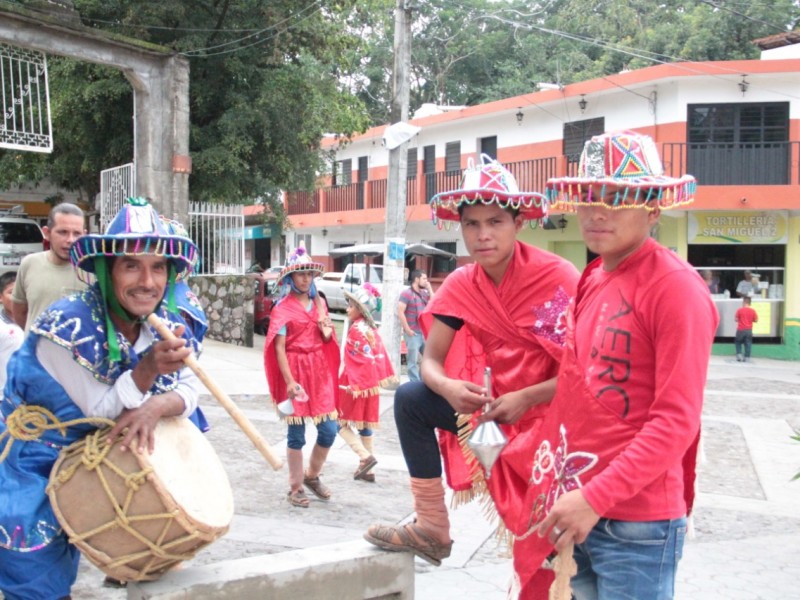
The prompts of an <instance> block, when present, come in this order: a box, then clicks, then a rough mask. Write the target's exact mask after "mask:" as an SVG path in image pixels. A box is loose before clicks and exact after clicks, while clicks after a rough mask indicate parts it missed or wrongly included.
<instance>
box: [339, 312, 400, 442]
mask: <svg viewBox="0 0 800 600" xmlns="http://www.w3.org/2000/svg"><path fill="white" fill-rule="evenodd" d="M343 343H344V373H342V376H341V377H340V378H339V403H338V405H337V408H338V410H339V423H341V424H343V425H348V426H349V425H352V426H354V427H356V428H358V429H364V428H365V427H368V428H370V429H371V428H374V427H377V426H378V418H379V412H380V407H379V396H378V395H379V393H380V388H381V386H386V385H390V384H392V383H396V382H397V377H396V376H395V374H394V369H393V368H392V362H391V360H390V359H389V356H388V354H387V353H386V349H385V348H384V346H383V341H382V340H381V336H380V335H379V334H378V331H377V330H375V329H373V328H372V327H370V326H369V325H368V324H367V322H366V321H365V320H364V319H361V318H358V319H356V320H355V321H353V323H352V324H351V325H350V327H349V328H348V330H347V337H346V339H345V341H344V342H343Z"/></svg>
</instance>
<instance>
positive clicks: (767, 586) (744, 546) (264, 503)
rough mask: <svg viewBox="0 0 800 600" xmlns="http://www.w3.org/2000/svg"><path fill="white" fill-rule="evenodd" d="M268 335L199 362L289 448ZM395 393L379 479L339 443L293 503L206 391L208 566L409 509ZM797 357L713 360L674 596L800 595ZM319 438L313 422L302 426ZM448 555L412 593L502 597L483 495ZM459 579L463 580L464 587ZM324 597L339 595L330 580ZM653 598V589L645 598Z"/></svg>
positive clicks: (339, 536) (81, 588)
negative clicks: (324, 497)
mask: <svg viewBox="0 0 800 600" xmlns="http://www.w3.org/2000/svg"><path fill="white" fill-rule="evenodd" d="M263 339H264V338H263V337H259V338H257V340H258V342H259V343H257V344H256V346H257V347H256V348H241V347H235V346H229V345H225V344H222V343H219V342H214V341H207V343H206V347H205V351H204V353H203V356H201V358H200V364H201V365H202V366H203V368H204V369H205V370H206V372H207V373H208V374H209V375H210V376H211V378H212V379H213V380H214V381H216V382H217V384H218V385H219V386H221V387H222V388H223V389H224V390H225V391H226V393H227V394H228V395H230V396H231V397H232V398H233V399H234V400H236V401H237V403H238V404H239V406H240V407H241V408H242V409H243V411H244V412H245V414H246V415H247V416H248V417H249V418H250V420H251V421H252V422H253V423H254V424H255V426H256V427H257V429H258V430H259V431H260V432H261V433H262V435H263V436H264V437H265V439H266V440H267V441H268V442H270V443H271V444H272V445H273V446H274V447H275V448H276V449H277V450H278V451H279V452H280V454H281V455H283V453H284V448H285V429H286V428H285V425H284V424H283V423H282V422H280V421H279V420H278V418H277V417H276V416H275V413H274V411H273V410H272V408H271V407H270V406H269V404H268V394H267V388H266V379H265V377H264V373H263V361H262V348H261V345H262V344H263ZM391 405H392V395H391V393H384V394H383V395H382V398H381V418H382V428H381V430H379V431H378V432H377V437H376V444H375V455H376V456H377V458H378V461H379V462H378V466H377V467H376V469H375V473H376V478H377V481H376V483H373V484H370V483H366V482H361V481H354V480H353V478H352V475H353V471H354V469H355V466H356V464H357V462H358V459H357V458H356V456H355V455H354V454H353V453H352V452H351V451H350V449H349V448H348V447H347V446H345V445H344V443H343V442H342V441H341V440H337V443H336V445H335V447H334V450H333V451H332V452H331V455H330V460H329V462H328V464H327V466H326V467H325V472H324V480H325V482H326V483H327V484H328V485H329V486H330V487H331V489H332V490H333V494H334V495H333V499H332V500H331V501H330V502H327V503H326V502H321V501H317V500H316V499H313V497H312V501H311V507H310V508H308V509H306V510H303V509H298V508H292V507H291V506H289V504H288V503H287V502H286V500H285V496H286V492H287V490H288V486H287V472H286V470H285V469H284V470H283V471H281V472H277V473H276V472H274V471H272V469H271V468H270V467H269V466H268V465H267V464H266V462H265V461H264V459H263V458H262V457H261V455H260V454H259V453H258V452H257V451H256V450H255V449H254V448H253V446H252V444H251V443H250V442H249V441H248V440H247V438H246V437H245V436H244V434H243V433H241V431H239V430H238V429H237V427H236V426H235V425H234V424H233V422H232V420H231V419H230V418H229V417H228V415H227V413H226V412H225V411H224V410H223V409H222V408H220V407H218V406H216V405H215V401H214V400H213V398H211V397H210V396H207V397H205V398H204V399H203V401H202V406H203V409H204V411H205V412H206V415H207V416H208V418H209V421H210V422H211V425H212V430H211V431H210V432H209V433H208V434H207V435H208V438H209V439H210V440H211V442H212V444H213V445H214V446H215V448H216V449H217V452H218V454H219V455H220V457H221V458H222V460H223V462H224V463H225V465H226V468H227V470H228V475H229V477H230V479H231V485H232V487H233V490H234V496H235V500H236V516H235V518H234V521H233V524H232V527H231V530H230V532H229V533H228V534H227V535H226V536H225V537H223V538H222V539H221V540H220V541H218V542H216V543H215V544H213V545H211V546H210V547H209V548H207V549H205V550H204V551H203V552H201V553H200V554H199V555H198V556H197V557H196V558H195V559H194V560H193V561H192V564H196V565H202V564H209V563H215V562H219V561H223V560H230V559H235V558H243V557H252V556H259V555H263V556H264V560H265V561H268V560H270V558H269V554H272V553H276V552H282V551H286V550H292V549H300V548H307V547H310V546H318V545H326V544H332V543H336V542H343V541H355V540H360V539H361V535H362V533H363V531H364V530H365V528H366V527H367V526H368V525H369V524H370V523H372V522H374V521H390V522H393V521H396V520H398V519H400V518H403V517H407V516H408V515H409V514H410V512H411V505H412V504H411V494H410V492H409V488H408V480H407V475H406V471H405V466H404V462H403V459H402V456H401V454H400V447H399V443H398V440H397V434H396V432H395V428H394V422H393V419H392V410H391ZM792 427H800V363H796V362H780V361H772V360H766V359H758V358H756V359H754V360H753V362H751V363H737V362H735V361H733V360H732V359H731V358H727V357H712V358H711V361H710V365H709V381H708V385H707V386H706V399H705V409H704V416H703V428H704V438H703V446H702V456H701V465H700V474H699V495H698V502H697V507H696V514H695V519H694V536H693V537H692V539H690V540H689V541H688V542H687V544H686V547H685V551H684V557H683V560H682V561H681V565H680V569H679V572H678V585H677V598H678V600H711V599H720V600H723V599H724V600H734V599H742V600H745V599H747V600H755V599H760V598H764V599H770V600H773V599H776V598H781V599H789V598H798V597H800V591H799V590H798V586H800V584H799V583H798V582H800V559H798V556H800V511H798V509H797V506H798V498H800V481H796V482H792V481H790V480H791V478H792V477H793V475H794V474H795V473H796V472H797V471H798V470H800V443H798V442H794V441H792V440H791V439H790V437H789V436H790V435H791V431H792V429H791V428H792ZM307 435H308V439H309V440H313V435H314V431H313V428H311V429H310V430H309V432H308V434H307ZM451 518H452V521H453V532H452V533H453V538H454V540H455V542H456V543H455V544H454V546H453V555H452V556H451V557H450V558H449V559H447V560H445V561H444V563H443V565H442V566H441V567H439V568H434V567H432V566H430V565H428V564H427V563H425V562H422V561H420V560H417V562H416V589H415V593H416V598H417V599H419V600H434V599H436V600H439V599H442V598H455V597H456V596H457V597H458V598H459V600H473V599H474V600H478V599H480V600H503V599H505V598H506V586H507V583H508V580H509V575H510V573H511V566H510V560H509V559H508V557H506V556H503V555H502V554H499V553H498V550H497V547H496V543H495V540H494V536H493V527H492V525H491V524H489V523H488V522H487V521H486V519H485V518H484V517H483V515H482V514H481V510H480V508H479V507H478V506H476V505H474V504H473V505H468V506H466V507H462V508H459V509H457V510H455V511H452V513H451ZM102 579H103V576H102V574H101V573H100V572H99V571H98V570H97V569H95V568H94V567H93V566H91V565H90V564H89V563H88V562H87V561H86V560H83V561H82V567H81V572H80V575H79V580H78V583H77V585H76V586H75V588H74V590H73V598H75V599H76V600H80V599H97V600H100V599H103V600H106V599H107V600H117V599H119V600H122V599H123V598H125V597H126V592H125V591H124V590H109V589H106V588H102V587H101V586H100V584H101V581H102ZM455 590H458V592H457V594H456V592H455ZM319 597H320V598H331V599H336V600H340V598H339V596H337V594H336V591H335V590H331V591H330V592H329V593H325V594H320V596H319ZM643 600H645V599H643Z"/></svg>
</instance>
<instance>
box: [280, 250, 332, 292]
mask: <svg viewBox="0 0 800 600" xmlns="http://www.w3.org/2000/svg"><path fill="white" fill-rule="evenodd" d="M303 271H312V272H315V273H317V274H318V275H322V274H323V273H324V272H325V265H323V264H322V263H318V262H314V261H313V260H311V257H310V256H309V255H308V253H307V252H306V246H305V244H304V243H303V241H302V240H301V241H300V244H299V245H298V246H297V248H295V251H294V252H292V253H291V254H290V255H289V259H288V260H287V261H286V265H285V266H284V267H283V269H282V270H281V274H280V276H279V277H278V281H279V282H280V283H283V278H284V277H286V276H287V275H291V274H292V273H300V272H303Z"/></svg>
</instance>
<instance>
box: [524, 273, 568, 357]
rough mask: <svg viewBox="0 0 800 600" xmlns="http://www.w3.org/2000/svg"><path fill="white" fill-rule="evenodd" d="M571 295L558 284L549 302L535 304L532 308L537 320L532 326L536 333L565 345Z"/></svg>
mask: <svg viewBox="0 0 800 600" xmlns="http://www.w3.org/2000/svg"><path fill="white" fill-rule="evenodd" d="M569 302H570V296H569V294H568V293H567V292H566V290H565V289H564V288H563V287H561V286H558V289H556V293H555V295H554V296H553V298H551V299H550V300H548V301H547V302H545V303H544V304H540V305H538V306H534V307H533V308H532V309H531V310H532V311H533V313H534V315H536V322H535V323H534V324H533V327H531V331H532V332H533V333H534V335H538V336H541V337H544V338H546V339H548V340H550V341H551V342H555V343H556V344H558V345H559V346H563V345H564V340H565V339H566V333H567V308H568V307H569Z"/></svg>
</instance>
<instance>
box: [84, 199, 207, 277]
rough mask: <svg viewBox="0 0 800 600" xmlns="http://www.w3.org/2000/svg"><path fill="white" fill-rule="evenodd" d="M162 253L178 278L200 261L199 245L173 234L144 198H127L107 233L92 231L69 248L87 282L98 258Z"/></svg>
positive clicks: (93, 271)
mask: <svg viewBox="0 0 800 600" xmlns="http://www.w3.org/2000/svg"><path fill="white" fill-rule="evenodd" d="M141 255H152V256H163V257H165V258H167V259H169V260H170V262H172V264H173V266H174V267H175V277H176V280H181V279H184V278H185V277H188V276H189V275H190V274H191V272H192V270H193V269H194V265H195V263H196V262H197V257H198V254H197V246H195V243H194V242H193V241H192V240H190V239H189V238H188V237H185V236H183V235H177V234H172V233H170V232H169V230H168V229H167V228H166V227H165V226H164V222H163V221H162V219H161V217H159V215H158V213H157V212H156V211H155V209H154V208H153V207H152V206H151V204H150V203H149V202H148V201H147V199H145V198H128V203H127V204H126V205H125V206H123V207H122V208H121V209H120V211H119V212H118V213H117V216H116V217H114V220H113V221H111V223H109V224H108V227H107V228H106V232H105V233H104V234H102V235H101V234H96V233H92V234H89V235H84V236H81V237H79V238H78V239H77V240H75V243H74V244H72V247H71V248H70V251H69V258H70V261H71V262H72V264H73V265H74V266H75V267H76V268H77V269H78V277H80V278H81V279H82V280H83V281H85V282H87V283H92V278H91V277H89V276H88V275H87V274H89V273H91V274H93V275H94V274H96V265H95V260H96V259H97V258H98V257H107V258H111V257H114V256H141Z"/></svg>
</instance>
